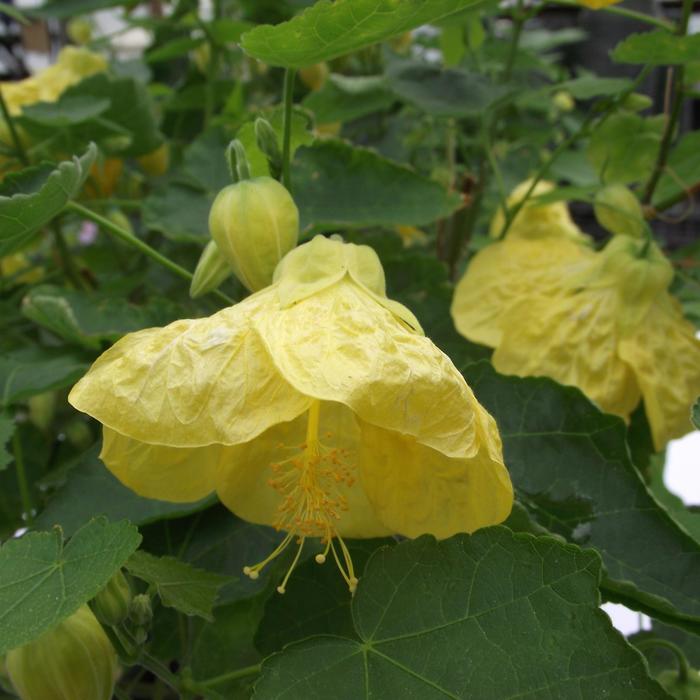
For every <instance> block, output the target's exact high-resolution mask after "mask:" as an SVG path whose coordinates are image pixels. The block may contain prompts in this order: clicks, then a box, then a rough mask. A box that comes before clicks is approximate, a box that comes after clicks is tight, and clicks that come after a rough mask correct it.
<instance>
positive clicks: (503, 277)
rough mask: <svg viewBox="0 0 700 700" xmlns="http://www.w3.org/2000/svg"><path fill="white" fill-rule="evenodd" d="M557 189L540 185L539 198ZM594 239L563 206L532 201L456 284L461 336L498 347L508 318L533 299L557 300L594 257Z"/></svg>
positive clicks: (516, 196)
mask: <svg viewBox="0 0 700 700" xmlns="http://www.w3.org/2000/svg"><path fill="white" fill-rule="evenodd" d="M529 187H530V181H527V182H523V183H521V184H520V185H518V187H516V188H515V190H513V192H512V194H511V195H510V197H509V198H508V202H507V206H508V207H509V208H510V207H512V206H513V205H515V204H517V202H518V201H520V200H521V199H522V197H523V196H524V195H525V193H526V192H527V190H528V189H529ZM553 187H554V185H553V184H552V183H550V182H540V183H538V184H537V186H536V187H535V190H534V193H533V194H537V195H541V194H546V193H547V192H549V191H550V190H551V189H552V188H553ZM503 222H504V217H503V212H502V211H501V210H499V211H498V212H497V213H496V214H495V216H494V217H493V219H492V221H491V235H493V236H497V235H498V234H499V233H500V231H501V228H502V226H503ZM590 240H591V239H590V238H589V237H588V236H587V235H586V234H584V233H583V232H582V231H581V230H580V229H579V228H578V226H576V224H575V223H574V222H573V220H572V219H571V216H570V215H569V210H568V208H567V207H566V204H565V203H563V202H555V203H554V204H536V203H535V202H532V203H530V201H528V202H527V203H526V204H525V205H524V206H523V208H522V209H521V210H520V211H519V212H518V214H517V215H516V217H515V219H514V221H513V222H512V223H511V225H510V227H509V229H508V233H507V235H506V237H505V238H504V239H503V240H502V241H498V242H496V243H492V244H491V245H489V246H487V247H486V248H483V249H482V250H480V251H479V252H478V253H477V254H476V255H475V256H474V257H473V258H472V260H471V261H470V263H469V267H468V268H467V272H466V273H465V275H464V276H463V277H462V278H461V279H460V280H459V282H458V283H457V287H456V289H455V294H454V298H453V301H452V308H451V314H452V318H453V320H454V324H455V326H456V328H457V330H458V331H459V332H460V333H461V334H462V335H463V336H464V337H465V338H468V339H469V340H471V341H473V342H475V343H481V344H482V345H488V346H490V347H496V346H497V345H498V344H499V343H500V342H501V337H502V334H503V314H504V313H505V311H507V310H508V308H509V307H510V306H511V305H512V304H514V303H516V302H517V301H519V300H521V299H525V298H529V297H530V296H531V295H533V294H542V295H545V296H550V295H554V294H556V293H557V291H558V290H559V289H560V288H561V286H562V284H565V281H566V279H567V278H568V277H570V276H572V275H574V274H576V270H577V268H579V267H580V266H581V265H586V264H587V261H589V260H590V259H591V258H592V257H593V256H594V255H595V254H594V252H593V250H591V249H590V248H589V247H588V244H589V243H590Z"/></svg>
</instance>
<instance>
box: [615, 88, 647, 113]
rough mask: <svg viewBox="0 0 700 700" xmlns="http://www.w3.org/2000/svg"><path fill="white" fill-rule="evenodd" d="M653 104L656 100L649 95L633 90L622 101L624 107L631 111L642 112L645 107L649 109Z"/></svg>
mask: <svg viewBox="0 0 700 700" xmlns="http://www.w3.org/2000/svg"><path fill="white" fill-rule="evenodd" d="M653 104H654V101H653V100H652V99H651V97H649V96H648V95H642V94H641V93H639V92H633V93H631V94H630V95H627V97H625V99H624V100H623V102H622V108H623V109H626V110H628V111H629V112H642V111H643V110H645V109H649V107H651V106H652V105H653Z"/></svg>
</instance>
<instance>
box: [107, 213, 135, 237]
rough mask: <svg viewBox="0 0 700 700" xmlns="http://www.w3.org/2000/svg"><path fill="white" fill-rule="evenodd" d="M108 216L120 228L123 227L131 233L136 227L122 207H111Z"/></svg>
mask: <svg viewBox="0 0 700 700" xmlns="http://www.w3.org/2000/svg"><path fill="white" fill-rule="evenodd" d="M107 218H108V219H109V220H110V221H111V222H112V223H113V224H115V225H116V226H119V228H123V229H124V230H125V231H128V232H129V233H132V234H133V233H134V227H133V226H132V225H131V220H130V219H129V217H128V216H127V215H126V214H125V213H124V212H123V211H122V210H121V209H110V211H109V212H108V213H107Z"/></svg>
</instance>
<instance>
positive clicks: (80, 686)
mask: <svg viewBox="0 0 700 700" xmlns="http://www.w3.org/2000/svg"><path fill="white" fill-rule="evenodd" d="M6 664H7V671H8V674H9V676H10V680H11V681H12V685H14V687H15V689H16V691H17V693H18V695H19V697H20V698H21V700H78V698H85V699H86V700H87V698H89V699H90V700H110V698H111V697H112V690H113V689H114V682H115V678H116V672H117V655H116V653H115V651H114V649H113V647H112V644H111V642H110V641H109V638H108V637H107V635H106V634H105V631H104V630H103V629H102V627H101V625H100V623H99V622H98V621H97V619H96V618H95V616H94V615H93V614H92V613H91V612H90V608H89V607H88V606H87V605H83V607H81V608H80V609H79V610H78V611H77V612H76V613H74V614H73V615H71V616H70V617H68V618H67V619H65V620H63V621H62V622H60V623H59V624H58V625H56V627H54V628H52V629H51V630H49V631H48V632H45V633H44V634H42V635H41V636H40V637H38V638H37V639H35V640H34V641H32V642H29V644H25V645H24V646H22V647H18V648H17V649H12V650H11V651H9V652H8V654H7V658H6Z"/></svg>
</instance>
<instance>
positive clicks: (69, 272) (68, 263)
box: [51, 219, 88, 290]
mask: <svg viewBox="0 0 700 700" xmlns="http://www.w3.org/2000/svg"><path fill="white" fill-rule="evenodd" d="M51 230H52V231H53V237H54V241H55V243H56V250H57V251H58V257H59V258H60V260H61V267H63V271H64V272H65V274H66V277H67V278H68V279H69V280H70V281H71V282H72V284H73V286H74V287H75V288H76V289H82V290H85V289H87V288H88V285H87V284H86V282H85V280H84V279H83V277H82V275H81V274H80V271H79V270H78V268H77V267H76V266H75V262H74V260H73V256H72V255H71V252H70V249H69V248H68V244H67V243H66V239H65V237H64V235H63V231H62V230H61V223H60V221H59V220H58V219H54V221H53V222H52V224H51Z"/></svg>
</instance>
